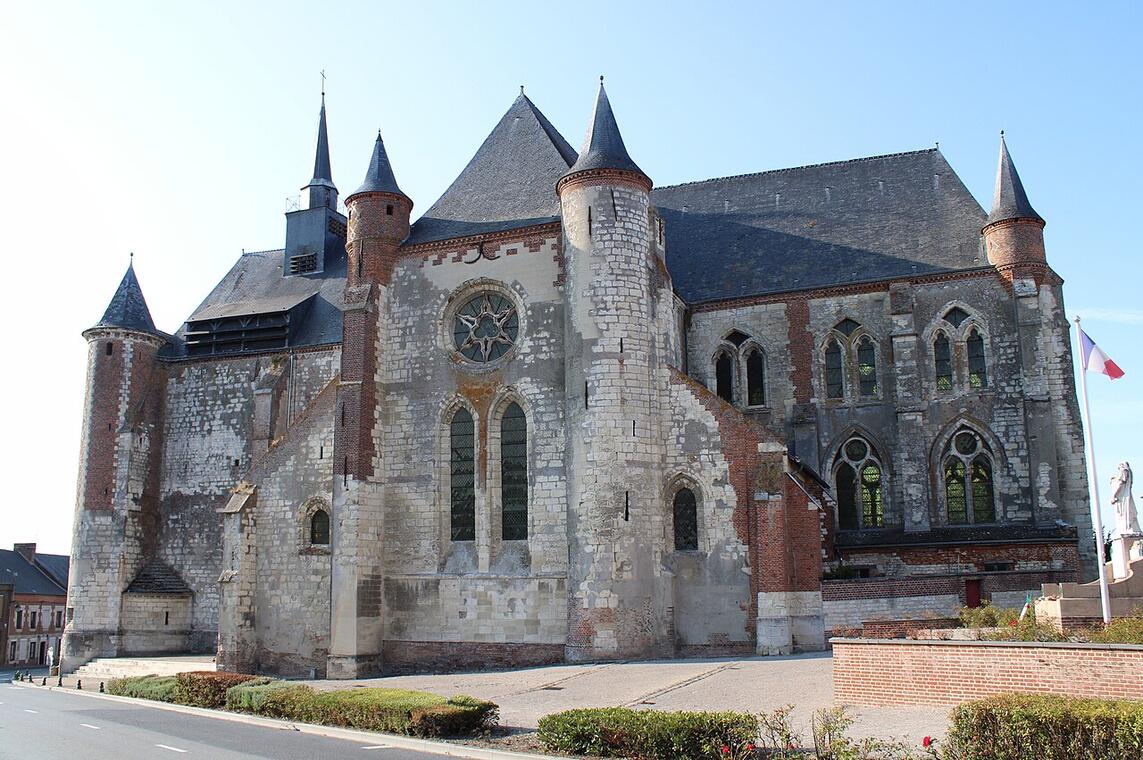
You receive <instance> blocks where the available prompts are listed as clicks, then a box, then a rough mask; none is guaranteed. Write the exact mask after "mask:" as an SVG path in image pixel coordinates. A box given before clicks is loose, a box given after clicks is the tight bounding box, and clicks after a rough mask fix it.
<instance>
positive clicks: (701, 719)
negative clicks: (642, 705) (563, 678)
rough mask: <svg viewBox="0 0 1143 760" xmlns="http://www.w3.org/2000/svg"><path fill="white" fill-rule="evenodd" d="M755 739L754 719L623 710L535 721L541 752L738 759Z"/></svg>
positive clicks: (726, 714)
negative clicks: (729, 756)
mask: <svg viewBox="0 0 1143 760" xmlns="http://www.w3.org/2000/svg"><path fill="white" fill-rule="evenodd" d="M757 734H758V719H757V718H756V717H755V716H753V715H749V714H747V713H735V712H659V711H656V710H631V709H628V708H626V707H603V708H586V709H578V710H566V711H564V712H559V713H555V714H553V715H547V716H545V717H543V718H541V719H540V731H539V739H540V743H541V744H543V745H544V749H546V750H548V751H553V752H566V753H570V754H575V755H597V756H599V757H639V758H647V760H697V759H698V758H722V757H724V754H723V752H722V748H723V747H727V748H728V749H729V752H730V754H731V755H732V756H737V755H738V754H739V753H741V751H742V750H743V748H745V747H746V745H747V744H749V743H752V742H753V741H754V740H755V737H756V736H757Z"/></svg>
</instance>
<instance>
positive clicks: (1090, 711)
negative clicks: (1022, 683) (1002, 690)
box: [946, 694, 1143, 760]
mask: <svg viewBox="0 0 1143 760" xmlns="http://www.w3.org/2000/svg"><path fill="white" fill-rule="evenodd" d="M946 745H947V748H948V750H949V751H950V754H951V756H952V757H956V758H959V759H960V760H1118V759H1119V758H1137V757H1140V755H1141V754H1143V702H1128V701H1117V700H1104V699H1073V698H1068V697H1057V696H1042V695H1032V694H1006V695H1002V696H998V697H990V698H989V699H984V700H980V701H977V702H967V703H965V704H962V705H960V706H959V707H957V708H955V709H954V710H953V713H952V728H951V729H950V731H949V735H948V739H947V741H946Z"/></svg>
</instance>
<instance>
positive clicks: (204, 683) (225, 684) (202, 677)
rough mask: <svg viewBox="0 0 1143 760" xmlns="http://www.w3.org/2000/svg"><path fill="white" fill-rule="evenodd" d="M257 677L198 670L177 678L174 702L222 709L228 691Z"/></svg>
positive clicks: (182, 674) (179, 675)
mask: <svg viewBox="0 0 1143 760" xmlns="http://www.w3.org/2000/svg"><path fill="white" fill-rule="evenodd" d="M254 678H256V676H252V675H247V674H244V673H222V672H217V671H212V670H196V671H191V672H189V673H179V674H178V675H177V676H175V681H176V682H177V685H176V686H175V694H174V697H175V698H174V701H175V702H178V703H179V704H180V705H191V706H192V707H222V706H223V705H225V704H226V690H227V689H229V688H230V687H231V686H237V685H238V684H240V683H245V682H247V681H251V680H253V679H254Z"/></svg>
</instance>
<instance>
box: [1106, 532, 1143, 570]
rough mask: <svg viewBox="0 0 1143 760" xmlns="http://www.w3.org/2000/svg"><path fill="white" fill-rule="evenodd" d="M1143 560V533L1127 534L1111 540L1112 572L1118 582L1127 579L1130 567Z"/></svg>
mask: <svg viewBox="0 0 1143 760" xmlns="http://www.w3.org/2000/svg"><path fill="white" fill-rule="evenodd" d="M1137 559H1143V533H1125V534H1123V535H1121V536H1116V537H1115V538H1113V539H1111V571H1112V573H1113V574H1114V576H1115V579H1116V580H1119V579H1120V578H1126V577H1127V574H1128V572H1129V570H1128V565H1129V564H1130V563H1131V562H1132V561H1133V560H1137Z"/></svg>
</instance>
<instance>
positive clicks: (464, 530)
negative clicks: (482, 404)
mask: <svg viewBox="0 0 1143 760" xmlns="http://www.w3.org/2000/svg"><path fill="white" fill-rule="evenodd" d="M475 453H476V430H475V426H474V425H473V422H472V415H471V414H470V413H469V411H468V410H467V409H457V410H456V414H454V415H453V416H452V423H451V424H450V425H449V489H450V506H451V510H450V531H449V534H450V535H451V536H452V540H453V541H475V540H476V457H475Z"/></svg>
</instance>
